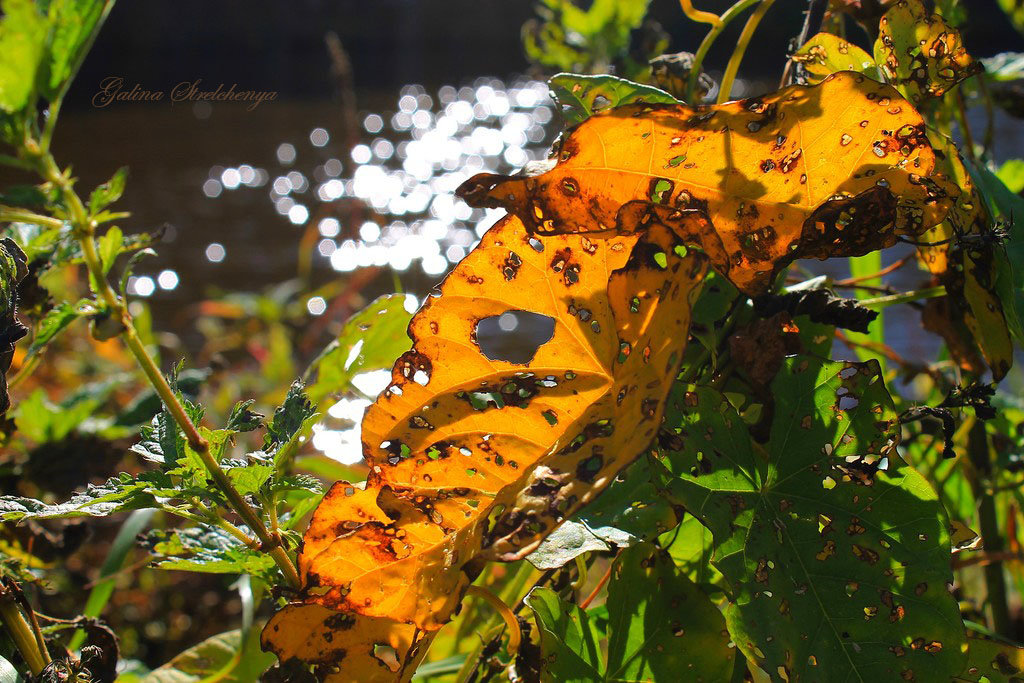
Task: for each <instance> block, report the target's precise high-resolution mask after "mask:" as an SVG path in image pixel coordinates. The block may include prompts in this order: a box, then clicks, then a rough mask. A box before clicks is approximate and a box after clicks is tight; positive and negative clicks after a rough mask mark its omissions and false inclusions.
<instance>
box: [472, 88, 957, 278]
mask: <svg viewBox="0 0 1024 683" xmlns="http://www.w3.org/2000/svg"><path fill="white" fill-rule="evenodd" d="M553 161H557V164H555V165H553V166H552V167H551V168H550V169H549V170H547V172H545V173H543V174H541V175H537V176H533V177H529V176H497V175H488V174H480V175H477V176H475V177H474V178H471V179H470V180H469V181H467V182H466V183H465V184H463V186H462V187H461V188H460V189H459V194H460V195H461V196H462V197H463V198H465V199H466V201H467V202H469V203H470V204H472V205H474V206H486V207H505V208H508V209H509V210H510V211H512V212H513V213H515V214H516V215H518V216H519V217H520V218H521V219H522V220H523V222H524V223H525V224H526V226H527V228H528V229H529V230H530V231H531V232H535V233H537V234H562V233H578V232H591V231H609V232H610V231H616V232H618V233H620V234H629V233H632V232H634V231H636V230H639V229H641V228H643V227H644V226H646V225H649V224H651V223H661V224H663V225H667V226H669V227H670V228H671V229H672V230H674V231H675V232H676V234H678V235H679V236H680V237H681V238H682V239H684V240H685V241H686V242H687V243H689V244H694V245H698V246H700V247H701V248H702V249H703V250H704V251H705V252H706V253H707V254H708V256H709V257H710V258H711V262H712V264H713V265H714V266H715V268H716V269H717V270H718V271H719V272H721V273H722V274H724V275H726V276H727V277H728V278H729V279H730V280H732V282H733V283H734V284H735V285H736V286H737V287H739V288H740V289H741V290H743V291H744V292H746V293H748V294H753V293H759V292H761V291H763V290H764V289H765V288H766V287H767V285H768V283H769V282H770V281H771V279H772V277H773V275H774V274H775V273H776V272H777V270H778V268H779V267H781V266H782V265H784V264H786V263H788V262H790V261H792V260H793V259H794V258H798V257H815V258H827V257H832V256H859V255H862V254H865V253H867V252H870V251H874V250H875V249H879V248H882V247H886V246H889V245H891V244H893V243H894V242H895V241H896V236H897V235H898V234H909V235H918V234H920V233H921V232H923V231H924V230H925V229H927V228H930V227H932V226H934V225H936V224H937V223H939V222H940V221H941V220H942V218H943V217H944V216H945V214H946V211H947V210H948V204H949V197H950V196H951V193H952V196H955V194H956V192H957V189H956V187H955V186H953V185H950V184H949V183H947V182H946V181H945V179H944V178H940V177H938V176H936V175H934V170H935V152H934V150H933V149H932V148H931V146H930V145H929V144H928V140H927V138H926V136H925V131H924V122H923V120H922V119H921V116H920V114H918V113H917V111H916V110H915V109H914V108H913V107H912V106H910V104H909V103H907V102H906V100H904V99H903V98H902V97H900V95H899V93H897V92H896V91H895V90H894V89H893V88H892V87H890V86H887V85H882V84H879V83H876V82H874V81H872V80H870V79H868V78H866V77H865V76H863V75H860V74H856V73H851V72H842V73H838V74H834V75H832V76H830V77H828V78H826V79H825V80H824V81H822V83H821V84H820V85H817V86H812V87H804V86H793V87H790V88H786V89H784V90H781V91H779V92H777V93H774V94H771V95H766V96H765V97H761V98H755V99H749V100H741V101H738V102H731V103H727V104H724V105H718V106H706V107H688V106H685V105H671V104H635V105H627V106H624V107H618V108H616V109H613V110H610V111H608V112H607V113H602V114H598V115H595V116H592V117H591V118H589V119H587V120H586V121H584V122H583V123H582V124H580V125H579V126H577V127H576V128H574V129H572V130H571V131H570V132H568V133H567V134H565V135H564V136H563V137H562V139H561V142H560V145H559V147H558V149H557V150H555V156H554V159H553ZM695 216H696V217H697V218H695Z"/></svg>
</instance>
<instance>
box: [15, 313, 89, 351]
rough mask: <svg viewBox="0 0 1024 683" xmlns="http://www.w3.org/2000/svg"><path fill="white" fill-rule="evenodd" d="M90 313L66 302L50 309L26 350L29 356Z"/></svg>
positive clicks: (40, 322)
mask: <svg viewBox="0 0 1024 683" xmlns="http://www.w3.org/2000/svg"><path fill="white" fill-rule="evenodd" d="M91 312H93V311H88V309H85V310H83V309H81V308H79V306H72V305H71V304H69V303H67V302H62V303H60V304H57V305H56V306H54V307H53V308H51V309H50V310H49V311H48V312H47V313H46V315H44V316H43V319H42V320H40V321H39V327H38V328H37V330H36V336H35V337H34V338H33V339H32V345H31V346H29V349H28V352H29V354H33V353H37V352H38V351H39V350H40V349H42V348H43V347H44V346H46V345H47V344H49V343H50V342H51V341H53V340H54V339H55V338H56V337H57V335H59V334H60V333H61V332H63V331H64V330H65V329H66V328H67V327H68V325H70V324H71V323H73V322H75V321H76V320H78V319H79V318H80V317H82V316H83V315H88V314H89V313H91Z"/></svg>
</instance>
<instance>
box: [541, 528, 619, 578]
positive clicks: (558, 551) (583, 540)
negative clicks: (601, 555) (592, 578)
mask: <svg viewBox="0 0 1024 683" xmlns="http://www.w3.org/2000/svg"><path fill="white" fill-rule="evenodd" d="M609 549H610V546H609V545H608V544H607V543H606V542H605V541H604V540H602V539H600V538H598V537H597V535H596V534H594V532H593V531H591V530H590V529H589V528H587V525H586V524H580V523H579V522H574V521H572V520H566V521H564V522H562V524H561V525H559V527H558V528H557V529H555V530H554V531H553V532H551V533H550V534H548V537H547V538H545V539H544V541H543V542H542V543H541V544H540V545H539V546H538V547H537V549H536V550H534V551H533V552H532V553H530V554H529V555H527V556H526V559H527V560H529V561H530V564H532V565H533V566H534V567H536V568H537V569H540V570H542V571H546V570H548V569H558V568H559V567H562V566H565V565H567V564H569V563H570V562H572V561H573V560H574V559H576V558H577V557H579V556H580V555H584V554H586V553H589V552H591V551H593V550H598V551H606V550H609Z"/></svg>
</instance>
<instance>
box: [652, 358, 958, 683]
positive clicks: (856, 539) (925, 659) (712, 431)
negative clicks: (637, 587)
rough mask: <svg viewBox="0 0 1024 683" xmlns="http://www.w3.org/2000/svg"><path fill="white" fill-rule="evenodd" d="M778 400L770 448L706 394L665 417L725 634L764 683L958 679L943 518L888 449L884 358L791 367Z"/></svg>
mask: <svg viewBox="0 0 1024 683" xmlns="http://www.w3.org/2000/svg"><path fill="white" fill-rule="evenodd" d="M771 392H772V396H773V398H774V417H773V420H772V423H771V432H770V436H769V439H768V442H767V444H766V445H764V446H761V445H760V444H758V443H755V442H754V441H753V439H752V438H751V436H750V434H749V433H748V431H747V429H746V427H745V426H744V425H743V422H742V420H741V419H740V418H739V416H738V415H736V413H735V411H734V410H733V409H732V407H731V406H730V405H729V404H728V402H727V401H726V400H725V398H724V397H723V396H722V395H721V394H720V393H718V392H717V391H715V390H713V389H708V388H700V387H698V388H692V387H691V388H688V387H686V386H682V385H680V386H677V387H676V389H675V390H674V392H673V395H672V397H671V399H670V403H669V407H668V409H667V417H666V423H665V424H666V428H667V429H669V430H671V431H672V432H673V433H674V434H675V435H677V436H678V437H680V443H681V449H680V450H677V451H665V452H663V453H662V457H661V462H662V463H663V464H664V465H665V467H666V470H667V473H668V474H669V477H668V480H667V482H666V495H668V496H669V498H670V499H671V500H673V501H675V502H677V503H679V504H681V505H683V506H684V507H686V508H687V510H688V511H691V512H693V514H694V515H695V516H697V517H698V518H699V519H700V520H701V522H702V523H704V524H705V525H706V526H707V527H708V528H709V529H710V530H711V531H712V534H713V536H714V556H713V561H714V563H715V566H716V567H717V568H718V569H719V570H720V571H721V572H722V574H723V576H724V577H725V579H726V581H727V582H728V584H729V586H730V587H731V593H732V595H733V596H734V602H733V603H732V604H731V605H730V606H729V608H728V610H727V612H726V619H727V621H728V624H729V630H730V633H731V634H732V636H733V640H734V641H735V642H736V643H737V645H738V646H739V647H740V649H741V650H742V651H743V652H744V654H745V655H746V656H747V658H748V659H749V660H751V661H752V662H754V663H756V664H757V665H758V666H760V667H761V668H762V669H764V670H765V671H767V672H768V674H769V675H770V676H771V677H772V679H773V680H786V679H787V678H788V679H789V680H797V679H805V678H806V679H815V678H818V677H819V676H826V677H827V678H828V679H829V680H849V679H853V680H864V681H869V680H898V679H899V677H900V676H908V675H910V672H913V675H914V676H915V677H916V679H917V680H938V679H939V678H941V677H942V676H944V675H945V676H948V673H949V672H950V671H959V670H961V667H962V666H963V662H964V658H963V650H962V646H963V639H964V634H963V625H962V623H961V621H960V615H959V610H958V609H957V604H956V601H955V600H954V599H953V598H952V596H951V595H950V594H949V591H948V590H947V588H946V585H947V583H949V582H951V581H952V574H951V571H950V545H949V543H950V542H949V531H948V527H949V522H948V519H947V517H946V513H945V511H944V510H943V509H942V506H941V504H940V503H939V502H938V500H937V498H936V494H935V492H934V491H933V490H932V488H931V487H930V486H929V485H928V483H927V482H926V481H925V479H924V478H923V477H922V476H921V475H920V474H918V473H917V472H916V471H915V470H914V469H913V468H911V467H910V466H908V465H907V464H906V463H904V462H903V461H902V459H901V458H900V457H899V456H898V455H897V453H896V449H895V448H894V446H895V443H896V439H897V435H898V431H897V430H898V428H899V427H898V424H897V421H896V413H895V410H894V408H893V404H892V400H891V399H890V397H889V395H888V393H887V391H886V390H885V387H884V385H883V383H882V382H881V380H880V377H879V370H878V366H877V364H875V363H833V362H826V361H820V360H814V359H811V358H807V357H800V356H797V357H793V358H790V359H787V361H786V363H785V365H784V368H783V371H781V372H780V373H779V375H778V376H777V377H776V379H775V381H774V382H773V383H772V386H771ZM814 624H816V625H817V626H816V627H813V628H812V627H810V626H808V625H814Z"/></svg>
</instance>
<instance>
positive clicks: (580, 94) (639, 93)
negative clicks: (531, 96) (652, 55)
mask: <svg viewBox="0 0 1024 683" xmlns="http://www.w3.org/2000/svg"><path fill="white" fill-rule="evenodd" d="M548 86H549V87H550V88H551V96H552V97H554V98H555V101H556V102H557V103H558V106H559V108H560V109H561V112H562V118H563V119H564V120H565V124H566V125H567V126H574V125H576V124H577V123H581V122H583V121H585V120H587V119H588V118H590V117H591V116H592V115H594V114H597V113H598V112H602V111H605V110H606V109H611V108H612V107H618V106H621V105H623V104H632V103H634V102H649V103H658V102H662V103H666V104H679V100H677V99H676V98H674V97H672V95H670V94H668V93H667V92H665V91H664V90H662V89H661V88H655V87H654V86H650V85H642V84H640V83H634V82H633V81H627V80H626V79H624V78H618V77H616V76H607V75H605V76H582V75H580V74H556V75H555V76H553V77H552V78H551V80H549V81H548Z"/></svg>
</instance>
